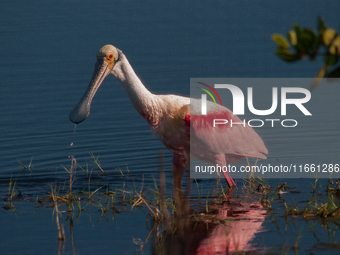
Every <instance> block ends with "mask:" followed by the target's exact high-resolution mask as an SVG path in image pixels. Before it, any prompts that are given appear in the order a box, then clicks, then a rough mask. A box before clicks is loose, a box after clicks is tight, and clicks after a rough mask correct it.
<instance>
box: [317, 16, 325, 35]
mask: <svg viewBox="0 0 340 255" xmlns="http://www.w3.org/2000/svg"><path fill="white" fill-rule="evenodd" d="M326 28H327V25H326V23H325V21H324V20H323V17H322V16H319V17H318V30H319V32H320V34H322V33H323V31H324V30H326Z"/></svg>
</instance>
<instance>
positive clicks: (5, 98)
mask: <svg viewBox="0 0 340 255" xmlns="http://www.w3.org/2000/svg"><path fill="white" fill-rule="evenodd" d="M339 9H340V3H339V2H337V1H307V0H305V1H281V2H278V1H271V2H268V1H256V2H255V1H237V2H236V1H233V2H230V1H229V2H226V1H212V2H209V4H208V3H207V2H206V1H196V2H195V4H194V3H192V2H189V1H169V2H164V1H149V2H147V3H145V2H141V1H112V2H109V1H96V2H93V1H81V2H80V1H34V2H33V1H31V2H29V1H26V2H23V1H2V2H1V3H0V24H1V26H0V45H1V47H0V77H1V85H0V119H1V124H0V197H1V198H3V197H6V194H7V188H8V182H9V177H10V175H11V173H12V174H13V175H16V174H17V173H18V172H19V171H20V170H21V169H22V166H21V165H20V164H19V163H18V160H19V161H20V162H22V163H23V164H25V165H28V164H29V163H30V161H31V159H32V167H31V168H32V174H21V175H18V176H17V177H16V178H17V180H18V182H17V185H18V186H19V187H20V189H21V190H22V192H23V194H25V195H26V196H28V197H35V196H37V195H39V193H40V192H43V191H45V190H48V189H49V186H48V185H49V184H50V183H53V182H55V181H56V180H59V179H61V180H63V179H64V178H66V177H67V173H66V172H65V171H64V169H63V167H62V165H64V166H69V165H70V156H71V155H74V157H75V158H76V159H77V161H78V163H79V164H80V165H82V166H85V165H86V162H88V164H89V168H90V169H92V168H93V169H95V166H94V165H93V164H92V165H91V162H90V161H91V157H90V156H89V153H90V152H92V153H93V154H94V155H95V156H98V155H99V159H100V163H101V166H102V168H103V169H104V170H105V172H106V173H108V174H109V179H110V182H111V184H119V183H121V180H120V179H119V178H118V177H119V173H118V172H117V171H116V170H115V168H116V167H118V166H119V167H120V168H122V169H126V165H127V166H128V168H129V169H130V171H131V172H132V173H133V175H134V180H135V181H136V182H137V183H138V182H141V181H142V179H143V174H144V181H145V182H146V183H152V182H153V179H152V177H153V176H155V177H156V178H157V176H158V169H159V163H158V162H159V161H158V153H159V149H161V148H163V146H162V144H161V143H160V142H159V141H158V140H157V139H156V138H154V137H152V135H150V130H149V127H148V125H147V123H146V122H145V120H144V119H142V118H141V117H140V116H139V115H138V113H137V112H136V111H135V109H133V107H132V105H131V103H130V102H129V99H128V98H127V96H126V95H125V92H124V90H123V89H122V87H121V85H120V84H119V82H118V81H116V80H115V78H114V77H108V78H107V79H106V80H105V81H104V83H103V85H102V87H101V88H100V89H99V91H98V92H97V94H96V96H95V98H94V101H93V103H92V108H91V115H90V117H89V118H88V119H87V120H86V121H85V122H84V123H82V124H81V125H78V126H77V128H76V131H75V132H74V130H75V127H74V124H72V123H71V122H70V121H69V119H68V114H69V112H70V110H71V109H72V108H73V107H74V106H75V104H76V103H77V102H78V100H79V99H80V98H81V96H82V94H83V93H84V91H85V88H86V86H87V84H88V82H89V80H90V78H91V74H92V71H93V67H94V63H95V54H96V53H97V51H98V50H99V49H100V47H102V46H103V45H105V44H108V43H109V44H113V45H115V46H116V47H118V48H120V49H121V50H122V51H123V52H124V53H125V54H126V56H127V58H128V59H129V61H130V63H131V64H132V66H133V67H134V69H135V71H136V73H137V75H138V76H139V77H140V78H141V80H142V81H143V83H144V84H145V85H146V86H147V87H148V88H149V89H150V90H151V91H152V92H154V93H156V94H168V93H175V94H180V95H186V96H189V93H190V91H189V82H190V78H192V77H204V78H208V77H237V78H244V77H313V76H314V75H315V74H316V73H317V71H318V70H319V68H320V67H321V65H322V62H321V61H320V60H319V61H316V62H315V63H309V62H308V61H304V62H299V63H295V64H292V65H289V64H287V63H284V62H283V61H281V60H280V59H278V58H277V57H276V56H275V54H274V52H275V48H276V46H275V44H274V43H273V42H272V41H271V39H270V36H271V35H272V34H273V33H283V34H286V33H287V32H288V31H289V30H290V29H291V27H292V24H293V23H294V22H296V23H299V24H300V25H301V26H309V27H312V28H316V19H317V16H318V15H322V16H324V18H325V21H326V23H327V24H328V25H329V26H330V27H333V28H335V29H338V28H339V11H338V10H339ZM338 95H339V87H338V86H336V85H331V86H329V87H324V88H319V89H317V90H316V91H314V92H313V94H312V98H315V102H318V103H319V104H315V106H314V107H315V109H314V112H315V114H316V116H320V117H322V118H323V119H322V123H323V124H320V123H319V124H318V118H315V119H313V120H311V122H310V123H305V125H304V126H303V127H304V129H303V130H300V131H299V132H298V133H288V134H287V133H281V132H276V133H275V132H272V133H270V132H264V131H261V130H259V131H258V133H259V134H260V135H261V137H262V138H263V140H264V142H265V144H266V145H267V148H268V150H269V156H268V159H269V160H274V159H276V158H280V159H286V160H288V162H289V158H290V157H293V158H294V160H297V162H301V163H303V164H304V163H310V162H305V160H306V158H307V159H308V155H309V153H308V149H310V148H315V149H311V150H310V151H312V152H313V153H314V154H313V158H315V155H316V156H317V160H318V161H320V162H321V161H325V163H333V162H334V163H338V162H339V147H340V145H339V129H338V124H339V115H336V113H337V109H338V108H336V106H338V104H337V101H338V100H337V98H338ZM327 107H328V108H327ZM330 108H331V109H330ZM313 125H320V129H315V128H312V129H310V130H309V129H308V126H313ZM320 130H321V131H320ZM297 138H299V139H301V140H297ZM71 143H73V146H70V145H71ZM306 151H307V152H306ZM316 151H317V153H316ZM300 153H301V154H300ZM315 153H316V154H315ZM306 154H307V155H306ZM296 157H298V159H296ZM299 157H301V158H303V159H301V158H300V161H299ZM315 163H316V162H315ZM321 163H323V162H321ZM165 168H166V171H167V177H168V179H169V183H170V180H171V179H170V178H171V154H170V153H168V152H166V154H165ZM97 170H98V169H97ZM239 181H240V182H241V180H239ZM309 183H310V180H300V179H299V180H292V181H291V183H290V185H291V186H299V187H300V188H301V189H302V190H304V191H305V196H306V197H308V196H309V190H308V189H309V187H310V184H309ZM302 193H303V192H302ZM301 196H302V197H301V199H304V198H305V197H304V196H303V194H301ZM18 207H19V208H18V213H17V214H13V213H11V212H9V211H4V210H2V211H0V226H1V241H0V249H1V250H3V251H4V253H3V254H15V253H16V252H17V254H23V251H25V252H24V253H26V254H33V253H34V254H37V253H41V254H46V252H51V251H52V252H54V251H56V249H57V238H56V230H55V226H54V222H53V221H52V220H51V217H52V216H51V214H52V213H51V210H40V211H39V213H38V214H39V217H38V218H37V216H36V215H37V214H36V213H35V210H33V211H32V208H30V207H28V206H27V205H25V204H20V206H18ZM20 207H21V208H20ZM119 217H120V218H118V220H117V223H114V224H113V225H111V226H108V224H107V223H106V222H101V223H99V224H97V225H94V224H93V223H91V222H90V221H89V220H84V223H82V222H81V220H80V222H78V229H77V230H76V231H79V232H77V233H75V236H77V237H76V238H77V242H76V246H77V249H78V251H79V253H80V254H91V253H93V252H96V253H97V252H99V251H101V253H102V254H112V249H119V250H120V252H118V253H119V254H124V252H125V253H126V254H131V253H133V252H134V251H135V248H136V247H135V246H134V244H133V242H132V236H134V237H138V238H145V236H146V235H147V233H148V230H147V229H146V228H145V214H143V213H134V214H133V215H131V214H130V213H126V214H123V215H120V216H119ZM131 219H132V220H131ZM31 221H32V222H33V223H31ZM270 222H271V221H270V220H268V222H266V223H265V224H264V225H265V227H266V228H267V229H272V231H276V230H275V227H273V226H272V225H270ZM30 223H31V224H30ZM301 224H302V223H301ZM303 224H304V223H303ZM49 225H50V226H49ZM305 227H306V226H305ZM283 228H284V226H283ZM307 228H308V227H307ZM273 229H274V230H273ZM294 229H295V230H291V231H292V233H294V236H296V235H297V231H298V230H299V227H294ZM320 231H321V230H320ZM283 232H284V231H283ZM103 233H105V234H103ZM320 233H321V232H320ZM77 234H78V235H77ZM282 235H283V236H284V234H282ZM282 235H281V237H280V238H282ZM306 235H307V234H306ZM311 235H312V234H311ZM278 236H280V235H278ZM307 237H308V236H306V238H307ZM267 238H269V235H268V234H265V233H264V234H262V235H260V236H259V237H257V239H255V240H254V243H256V242H259V243H264V244H267V243H268V240H267ZM272 238H273V237H272ZM280 238H279V237H277V238H276V239H275V238H274V239H275V240H276V241H275V242H274V241H273V240H271V241H270V242H271V243H270V245H272V244H273V243H280V242H281V243H284V241H279V239H280ZM284 238H286V237H284ZM284 238H283V239H284ZM322 238H324V239H322ZM33 239H34V240H35V241H33ZM36 240H40V241H39V242H37V241H36ZM280 240H281V239H280ZM315 240H316V239H315ZM320 240H321V241H322V242H328V241H329V239H327V235H325V234H321V237H320ZM320 240H319V241H320ZM51 243H52V245H51ZM268 245H269V244H268ZM38 251H40V252H38ZM67 252H71V251H70V250H69V251H67V249H66V253H67ZM148 252H149V251H148V250H147V249H146V250H145V253H148ZM114 254H115V253H114Z"/></svg>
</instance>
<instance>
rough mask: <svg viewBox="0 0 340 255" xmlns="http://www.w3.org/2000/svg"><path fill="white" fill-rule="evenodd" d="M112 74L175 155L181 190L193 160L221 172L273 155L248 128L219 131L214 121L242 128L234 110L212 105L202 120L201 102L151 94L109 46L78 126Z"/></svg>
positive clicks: (78, 110)
mask: <svg viewBox="0 0 340 255" xmlns="http://www.w3.org/2000/svg"><path fill="white" fill-rule="evenodd" d="M109 74H112V75H113V76H115V77H116V78H117V79H118V80H119V81H120V83H121V84H122V85H123V87H124V90H125V92H126V93H127V95H128V96H129V98H130V100H131V103H132V105H133V106H134V107H135V109H136V110H137V111H138V112H139V113H140V114H141V115H142V117H143V118H145V119H146V120H147V122H148V123H149V125H150V126H151V129H152V133H153V134H154V135H155V136H157V137H158V138H159V139H160V140H161V142H162V143H163V144H164V145H165V147H166V148H167V149H168V150H170V151H172V152H173V156H172V165H173V166H172V169H173V175H174V186H175V187H180V185H181V180H182V176H183V174H184V172H185V169H186V167H187V165H188V163H190V157H191V158H196V159H198V160H202V161H206V162H207V163H209V164H211V165H219V166H221V167H222V166H225V165H226V164H232V163H234V162H236V161H239V160H240V159H242V158H244V157H247V156H250V157H257V158H263V159H265V158H266V157H265V156H264V154H267V153H268V151H267V149H266V147H265V145H264V143H263V141H262V139H261V138H260V137H259V135H258V134H257V133H256V132H255V131H254V130H253V129H252V128H251V127H249V126H248V125H246V126H245V127H244V126H243V125H235V126H233V127H228V125H219V127H216V128H214V127H213V125H212V124H213V123H212V120H213V119H228V120H229V121H230V120H231V119H232V121H233V122H234V123H235V122H241V121H240V119H239V118H238V117H237V116H236V115H233V113H232V112H231V111H230V110H229V109H227V108H225V107H223V106H221V105H215V104H214V103H212V102H210V101H208V104H207V109H208V110H207V115H201V103H200V100H199V99H192V98H188V97H183V96H178V95H155V94H153V93H151V92H150V91H149V90H148V89H147V88H146V87H145V86H144V85H143V83H142V82H141V80H140V79H139V78H138V76H137V75H136V73H135V72H134V70H133V68H132V67H131V65H130V63H129V61H128V59H127V58H126V56H125V55H124V54H123V52H122V51H121V50H119V49H117V48H116V47H114V46H112V45H105V46H104V47H102V48H101V49H100V50H99V52H98V53H97V62H96V65H95V69H94V73H93V75H92V79H91V81H90V84H89V85H88V88H87V90H86V92H85V94H84V96H83V97H82V99H81V100H80V101H79V103H78V104H77V105H76V107H75V108H74V109H73V110H72V112H71V113H70V120H71V121H72V122H74V123H76V124H78V123H80V122H82V121H83V120H85V119H86V118H87V117H88V115H89V114H90V106H91V101H92V99H93V97H94V95H95V93H96V91H97V90H98V88H99V86H100V85H101V83H102V82H103V80H104V79H105V77H106V76H108V75H109ZM190 111H191V112H190ZM190 136H191V139H190ZM223 174H224V177H225V179H226V181H227V183H228V186H229V187H236V184H235V182H234V181H233V179H232V178H231V177H230V175H229V173H228V172H223Z"/></svg>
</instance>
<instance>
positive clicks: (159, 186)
mask: <svg viewBox="0 0 340 255" xmlns="http://www.w3.org/2000/svg"><path fill="white" fill-rule="evenodd" d="M163 157H164V156H163V153H162V152H160V157H159V165H160V167H159V169H160V170H159V178H153V180H151V182H150V179H149V181H148V182H145V181H144V176H143V177H142V178H141V181H138V182H136V181H135V180H133V175H131V173H130V171H129V169H128V167H127V166H126V170H125V169H124V170H123V169H122V168H119V167H118V169H120V170H119V171H118V172H119V173H118V174H116V178H117V177H118V178H119V182H117V184H116V185H112V184H110V181H109V179H107V176H109V175H107V174H105V175H103V174H102V171H101V167H100V163H99V160H98V159H99V157H92V156H91V159H92V160H91V162H92V163H93V166H94V168H93V169H91V167H92V166H91V165H89V164H88V163H87V162H85V163H84V164H85V166H81V164H79V163H78V162H77V160H76V159H75V158H73V157H71V158H70V160H71V164H70V167H63V171H64V172H65V178H64V179H63V180H60V179H59V180H56V181H55V182H52V183H50V186H49V190H44V191H42V192H40V193H39V195H38V196H37V197H36V199H35V200H34V201H33V199H25V201H32V202H35V205H36V208H37V210H38V209H39V208H50V209H52V210H53V212H52V215H53V218H54V220H55V226H56V238H57V239H58V240H59V251H60V249H61V247H62V246H64V245H65V242H69V239H71V243H72V245H73V227H74V222H75V220H77V219H80V217H81V216H82V215H83V214H84V212H86V213H85V215H89V217H90V215H91V211H92V213H93V212H95V215H97V219H96V220H95V221H94V224H98V223H99V222H101V221H102V220H103V219H106V220H107V221H108V222H110V221H113V222H117V221H118V220H119V219H117V215H119V214H121V213H124V212H137V211H138V212H142V213H144V214H145V215H146V224H147V225H149V234H148V235H147V236H144V237H142V238H141V236H139V237H138V236H137V237H134V238H133V240H132V242H133V243H135V244H136V247H137V249H136V251H137V252H143V250H144V249H145V247H146V245H147V244H148V245H150V242H151V243H152V247H153V249H154V251H155V254H164V253H165V252H164V251H166V250H167V249H169V247H170V246H171V247H175V248H176V249H178V251H180V250H183V249H184V250H187V249H189V250H190V249H201V250H205V249H208V248H209V247H211V246H210V244H208V243H214V242H220V243H221V244H223V245H224V246H225V247H229V249H232V250H233V251H235V252H236V254H237V252H239V254H243V252H242V251H243V250H247V249H248V246H247V245H246V244H245V243H243V242H242V241H241V240H240V239H238V237H237V236H238V235H239V234H242V235H243V236H244V235H245V234H246V233H245V232H242V229H244V228H246V227H248V232H249V233H252V235H249V237H248V239H247V240H251V238H253V236H254V235H255V233H257V231H261V228H260V226H261V224H262V222H264V221H265V219H268V220H270V221H272V222H273V224H276V223H275V222H276V221H277V219H278V218H280V217H281V218H284V219H285V220H286V222H287V226H286V228H288V227H289V225H290V224H294V222H295V221H296V219H297V217H298V218H299V219H300V220H303V221H304V220H307V222H310V221H313V222H317V223H318V224H319V223H320V224H322V225H323V226H324V227H325V228H326V229H329V233H333V234H332V235H330V237H329V240H335V239H334V233H335V232H336V231H337V227H335V226H336V225H334V224H339V221H340V217H339V215H340V204H338V196H339V193H340V191H339V190H340V180H335V181H333V180H332V179H329V181H328V185H327V188H326V190H322V189H321V186H320V185H319V179H317V178H315V179H314V180H313V182H312V183H311V192H310V195H309V199H308V200H306V201H304V202H303V203H302V202H301V201H286V198H285V193H289V192H290V193H292V194H294V193H297V194H298V192H300V191H299V190H296V188H294V187H290V186H289V182H290V181H289V180H287V181H286V182H283V183H282V181H281V182H279V183H277V181H272V180H265V179H261V178H254V177H253V176H252V175H250V176H249V177H248V178H247V179H244V180H243V186H239V187H240V188H239V190H236V191H234V193H233V195H232V196H230V193H229V192H230V190H229V189H228V188H227V187H225V186H224V185H223V183H221V182H220V180H219V179H217V180H216V181H209V182H206V181H203V182H202V181H200V180H192V179H190V178H187V183H186V185H184V189H183V190H176V189H175V190H171V189H168V190H166V188H167V187H170V186H172V185H171V184H169V183H167V182H166V177H165V170H164V161H163ZM93 159H95V160H93ZM255 164H256V162H255ZM77 169H80V170H81V171H77ZM98 169H99V170H100V171H98ZM112 171H113V172H115V171H114V170H113V169H112ZM103 180H105V183H102V182H103ZM208 183H209V184H208ZM190 185H193V188H192V189H190V187H191V186H190ZM18 186H20V180H19V181H18V179H17V178H15V177H13V176H12V175H11V177H10V179H9V184H8V190H7V195H6V198H5V199H4V201H5V206H4V207H3V208H4V209H6V210H9V209H12V211H13V212H15V206H14V204H15V203H17V202H18V201H20V200H24V199H23V198H21V195H20V196H19V194H20V192H21V191H20V190H19V188H18ZM176 192H177V194H176ZM176 197H177V199H176ZM13 203H14V204H13ZM90 220H91V221H92V219H91V217H90ZM308 224H309V223H308ZM332 224H333V225H334V226H333V225H332ZM67 226H68V228H69V231H65V228H66V227H67ZM332 226H333V227H332ZM233 229H237V231H236V230H233ZM310 229H311V231H313V226H312V225H310ZM277 230H278V231H280V227H279V225H278V224H277ZM68 233H70V237H67V236H68ZM221 233H224V234H223V235H222V236H225V238H222V239H217V236H221ZM303 233H304V232H303V231H297V232H296V233H295V234H294V238H295V239H294V240H293V241H292V243H291V244H284V245H283V246H282V245H281V246H275V247H271V248H270V249H268V250H266V253H269V254H270V253H271V254H285V253H290V251H294V252H295V253H298V251H299V250H300V249H301V242H302V240H303V239H304V236H303ZM332 236H333V237H332ZM66 239H67V240H66ZM231 240H238V241H237V242H236V243H232V241H231ZM333 242H334V241H333ZM183 243H184V244H185V246H183ZM264 246H266V244H264ZM255 250H256V249H255Z"/></svg>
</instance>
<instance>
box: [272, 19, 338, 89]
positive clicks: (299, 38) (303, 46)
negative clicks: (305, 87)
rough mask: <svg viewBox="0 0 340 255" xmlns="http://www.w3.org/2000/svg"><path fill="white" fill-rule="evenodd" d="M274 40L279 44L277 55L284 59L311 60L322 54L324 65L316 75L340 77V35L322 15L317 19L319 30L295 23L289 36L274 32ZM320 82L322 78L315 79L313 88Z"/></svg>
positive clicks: (291, 60) (287, 60) (289, 60)
mask: <svg viewBox="0 0 340 255" xmlns="http://www.w3.org/2000/svg"><path fill="white" fill-rule="evenodd" d="M287 38H288V39H287ZM272 40H273V41H274V42H275V43H276V44H277V50H276V55H277V56H278V57H279V58H281V59H282V60H284V61H286V62H295V61H299V60H303V59H305V58H307V57H308V58H309V60H310V61H314V60H315V59H316V58H317V57H318V56H321V57H323V66H322V67H321V69H320V70H319V72H318V73H317V75H316V76H315V77H316V78H323V77H327V78H339V77H340V65H339V57H340V35H339V32H337V31H336V30H334V29H333V28H329V27H327V25H326V23H325V21H324V19H323V18H322V17H321V16H319V17H318V20H317V31H315V30H313V29H310V28H302V27H300V26H299V25H298V24H294V25H293V29H292V30H290V31H289V32H288V35H287V37H285V36H284V35H282V34H273V35H272ZM320 83H321V79H315V81H314V82H313V84H312V86H311V89H314V88H316V87H317V86H319V85H320Z"/></svg>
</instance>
